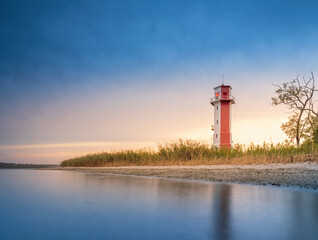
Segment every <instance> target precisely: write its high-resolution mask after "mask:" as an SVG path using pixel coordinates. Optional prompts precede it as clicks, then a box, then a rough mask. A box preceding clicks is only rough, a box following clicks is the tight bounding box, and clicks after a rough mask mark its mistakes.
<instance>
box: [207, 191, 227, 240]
mask: <svg viewBox="0 0 318 240" xmlns="http://www.w3.org/2000/svg"><path fill="white" fill-rule="evenodd" d="M231 187H232V186H231V185H216V186H215V188H214V191H213V199H214V201H213V206H212V209H213V211H212V213H213V214H212V216H213V220H212V223H213V224H214V226H212V227H211V229H212V230H213V232H212V239H216V240H219V239H220V240H228V239H230V237H231V225H230V224H231V222H230V220H231V219H230V218H231V216H230V214H231Z"/></svg>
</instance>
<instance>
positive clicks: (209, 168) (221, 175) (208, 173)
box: [43, 163, 318, 190]
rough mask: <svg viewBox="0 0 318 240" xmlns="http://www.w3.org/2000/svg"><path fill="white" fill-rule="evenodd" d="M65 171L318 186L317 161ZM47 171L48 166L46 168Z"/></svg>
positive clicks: (87, 168)
mask: <svg viewBox="0 0 318 240" xmlns="http://www.w3.org/2000/svg"><path fill="white" fill-rule="evenodd" d="M47 169H52V170H63V171H80V172H89V173H108V174H118V175H126V176H144V177H163V178H175V179H187V180H203V181H210V182H224V183H239V184H254V185H255V184H256V185H271V186H286V187H300V188H306V189H314V190H317V189H318V164H317V163H290V164H267V165H199V166H126V167H58V168H47ZM43 170H45V169H43Z"/></svg>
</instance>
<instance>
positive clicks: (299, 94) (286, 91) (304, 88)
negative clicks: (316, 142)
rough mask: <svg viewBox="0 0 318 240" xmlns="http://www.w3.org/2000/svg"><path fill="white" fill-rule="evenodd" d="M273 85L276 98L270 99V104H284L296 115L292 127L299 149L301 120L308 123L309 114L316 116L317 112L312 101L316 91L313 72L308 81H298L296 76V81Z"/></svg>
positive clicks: (303, 79) (304, 79)
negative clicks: (306, 119) (305, 120)
mask: <svg viewBox="0 0 318 240" xmlns="http://www.w3.org/2000/svg"><path fill="white" fill-rule="evenodd" d="M273 85H274V86H275V87H277V89H276V91H275V93H276V95H277V96H276V97H272V104H273V105H280V104H284V105H286V106H287V107H288V108H289V109H291V112H292V113H296V114H297V118H296V119H295V124H293V126H294V127H295V139H296V144H297V147H299V146H300V139H301V137H302V136H301V135H302V134H301V128H302V124H301V123H302V122H301V121H302V119H303V118H305V117H306V118H308V121H310V120H311V119H312V118H311V114H314V115H315V116H318V112H315V111H314V103H315V102H314V101H313V96H314V93H315V92H316V91H317V89H316V85H315V76H314V74H313V72H311V76H310V77H309V78H308V79H306V78H305V76H303V78H302V80H299V76H297V77H296V79H294V80H292V81H291V82H284V83H282V85H275V84H273ZM306 113H307V116H306ZM295 116H296V115H295ZM285 127H286V126H285Z"/></svg>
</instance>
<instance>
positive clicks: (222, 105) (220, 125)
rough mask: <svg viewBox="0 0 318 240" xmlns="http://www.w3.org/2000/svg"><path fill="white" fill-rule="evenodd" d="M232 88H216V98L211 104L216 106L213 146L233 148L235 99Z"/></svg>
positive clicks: (213, 98)
mask: <svg viewBox="0 0 318 240" xmlns="http://www.w3.org/2000/svg"><path fill="white" fill-rule="evenodd" d="M231 90H232V88H231V86H229V85H224V84H222V85H220V86H218V87H215V88H214V97H212V98H211V100H210V103H211V104H212V105H213V106H214V125H213V126H212V131H214V134H213V146H215V147H221V148H231V146H232V134H231V119H232V104H234V103H235V99H234V97H233V96H232V94H231Z"/></svg>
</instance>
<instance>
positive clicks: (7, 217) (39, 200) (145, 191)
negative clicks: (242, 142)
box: [0, 170, 318, 240]
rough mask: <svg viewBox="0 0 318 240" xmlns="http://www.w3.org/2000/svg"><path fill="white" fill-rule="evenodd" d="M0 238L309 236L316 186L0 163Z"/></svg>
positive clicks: (317, 216)
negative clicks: (297, 187)
mask: <svg viewBox="0 0 318 240" xmlns="http://www.w3.org/2000/svg"><path fill="white" fill-rule="evenodd" d="M0 189H1V192H0V194H1V195H0V212H1V218H0V239H43V236H45V239H60V238H67V239H75V238H76V239H88V238H89V239H216V240H218V239H224V240H229V239H316V236H315V235H316V229H317V228H318V194H317V193H316V192H308V191H300V190H292V189H284V188H271V187H260V186H248V185H237V184H236V185H232V184H212V183H204V182H194V181H181V180H167V179H159V178H142V177H125V176H114V175H105V174H92V173H80V172H65V171H34V170H1V171H0Z"/></svg>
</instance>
